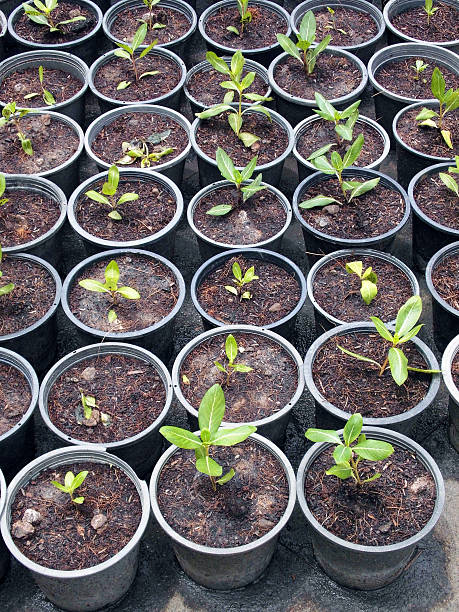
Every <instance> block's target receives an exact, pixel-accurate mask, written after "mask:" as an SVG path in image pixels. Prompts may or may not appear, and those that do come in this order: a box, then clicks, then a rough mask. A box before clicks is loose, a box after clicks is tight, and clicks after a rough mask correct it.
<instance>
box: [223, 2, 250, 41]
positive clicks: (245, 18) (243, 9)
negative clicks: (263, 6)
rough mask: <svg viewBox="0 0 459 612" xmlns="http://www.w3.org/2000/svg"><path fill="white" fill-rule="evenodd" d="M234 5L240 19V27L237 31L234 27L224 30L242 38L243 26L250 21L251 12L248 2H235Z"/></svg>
mask: <svg viewBox="0 0 459 612" xmlns="http://www.w3.org/2000/svg"><path fill="white" fill-rule="evenodd" d="M236 3H237V10H238V11H239V15H240V17H241V27H240V29H238V28H236V27H234V26H228V27H227V28H226V29H227V30H228V31H229V32H233V34H236V36H242V35H243V34H244V28H245V26H246V25H247V24H248V23H250V22H251V21H252V11H250V10H249V0H236Z"/></svg>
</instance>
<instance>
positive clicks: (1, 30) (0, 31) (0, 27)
mask: <svg viewBox="0 0 459 612" xmlns="http://www.w3.org/2000/svg"><path fill="white" fill-rule="evenodd" d="M7 30H8V20H7V18H6V15H5V13H3V11H0V38H3V36H5V34H6V31H7ZM1 514H2V513H1V512H0V516H1Z"/></svg>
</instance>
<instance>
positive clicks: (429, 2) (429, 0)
mask: <svg viewBox="0 0 459 612" xmlns="http://www.w3.org/2000/svg"><path fill="white" fill-rule="evenodd" d="M424 11H425V12H426V14H427V25H430V18H431V17H432V16H433V15H434V13H436V12H437V11H438V7H436V6H433V0H426V1H425V4H424Z"/></svg>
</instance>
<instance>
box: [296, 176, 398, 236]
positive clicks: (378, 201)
mask: <svg viewBox="0 0 459 612" xmlns="http://www.w3.org/2000/svg"><path fill="white" fill-rule="evenodd" d="M346 180H352V181H355V180H358V181H360V182H363V178H362V177H361V176H353V177H351V176H349V177H346ZM320 194H322V195H326V196H330V197H333V198H335V199H337V200H338V201H340V202H342V201H343V194H342V191H341V188H340V186H339V183H338V180H336V179H335V178H331V179H326V180H324V181H322V182H321V183H318V184H317V185H312V186H311V187H310V188H309V189H307V190H305V191H303V192H302V193H301V195H300V198H299V203H301V202H304V201H305V200H308V199H310V198H314V197H315V196H318V195H320ZM299 210H300V212H301V216H302V217H303V219H304V220H305V221H306V223H308V224H309V225H311V226H312V227H314V228H315V229H317V230H319V231H320V232H324V233H325V234H328V235H330V236H337V237H339V238H371V237H373V236H380V235H381V234H385V233H386V232H388V231H390V230H391V229H393V228H394V227H396V226H397V225H398V224H399V223H400V222H401V220H402V219H403V215H404V212H405V201H404V199H403V198H402V196H401V195H400V193H399V192H398V191H395V190H393V189H389V188H387V187H385V186H383V185H381V183H379V184H378V185H376V187H375V188H374V189H372V190H371V191H367V193H365V194H363V195H361V196H359V197H357V198H354V199H353V200H351V202H346V203H345V204H343V205H342V206H339V207H338V210H337V211H336V210H335V208H332V209H329V208H326V209H324V208H310V209H303V208H300V209H299ZM327 210H330V211H332V210H333V211H334V212H333V213H328V212H327Z"/></svg>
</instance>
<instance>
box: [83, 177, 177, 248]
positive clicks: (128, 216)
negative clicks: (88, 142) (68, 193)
mask: <svg viewBox="0 0 459 612" xmlns="http://www.w3.org/2000/svg"><path fill="white" fill-rule="evenodd" d="M103 183H104V181H103V180H101V181H99V182H97V183H95V184H94V185H92V186H91V189H93V190H95V191H97V192H99V193H100V192H101V190H102V185H103ZM124 193H137V194H138V195H139V199H138V200H134V201H132V202H126V203H125V204H121V205H120V206H118V207H117V208H116V210H117V211H118V212H119V213H120V214H121V216H122V219H121V220H120V221H116V220H113V219H111V218H110V217H109V216H108V213H109V212H110V210H111V209H110V208H109V207H108V206H106V205H104V204H100V203H99V202H94V200H91V199H90V198H88V197H86V196H83V197H82V198H81V199H80V200H79V202H78V204H77V206H76V214H75V216H76V219H77V221H78V224H79V225H80V226H81V227H82V228H83V229H84V230H85V231H86V232H88V233H89V234H91V235H92V236H96V237H97V238H102V239H104V240H115V241H122V242H127V241H130V240H140V239H142V238H147V237H148V236H152V235H153V234H156V233H157V232H159V231H160V230H162V229H163V228H164V227H166V225H167V224H168V223H170V221H171V220H172V218H173V217H174V215H175V212H176V210H177V202H176V200H175V198H174V197H173V196H172V195H171V193H170V192H169V191H168V190H167V189H165V188H164V187H163V186H162V185H161V184H160V183H156V182H154V181H133V180H130V181H129V180H126V179H123V177H122V176H121V177H120V182H119V186H118V192H117V195H116V196H115V199H116V200H117V199H118V198H119V197H121V195H122V194H124Z"/></svg>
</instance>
